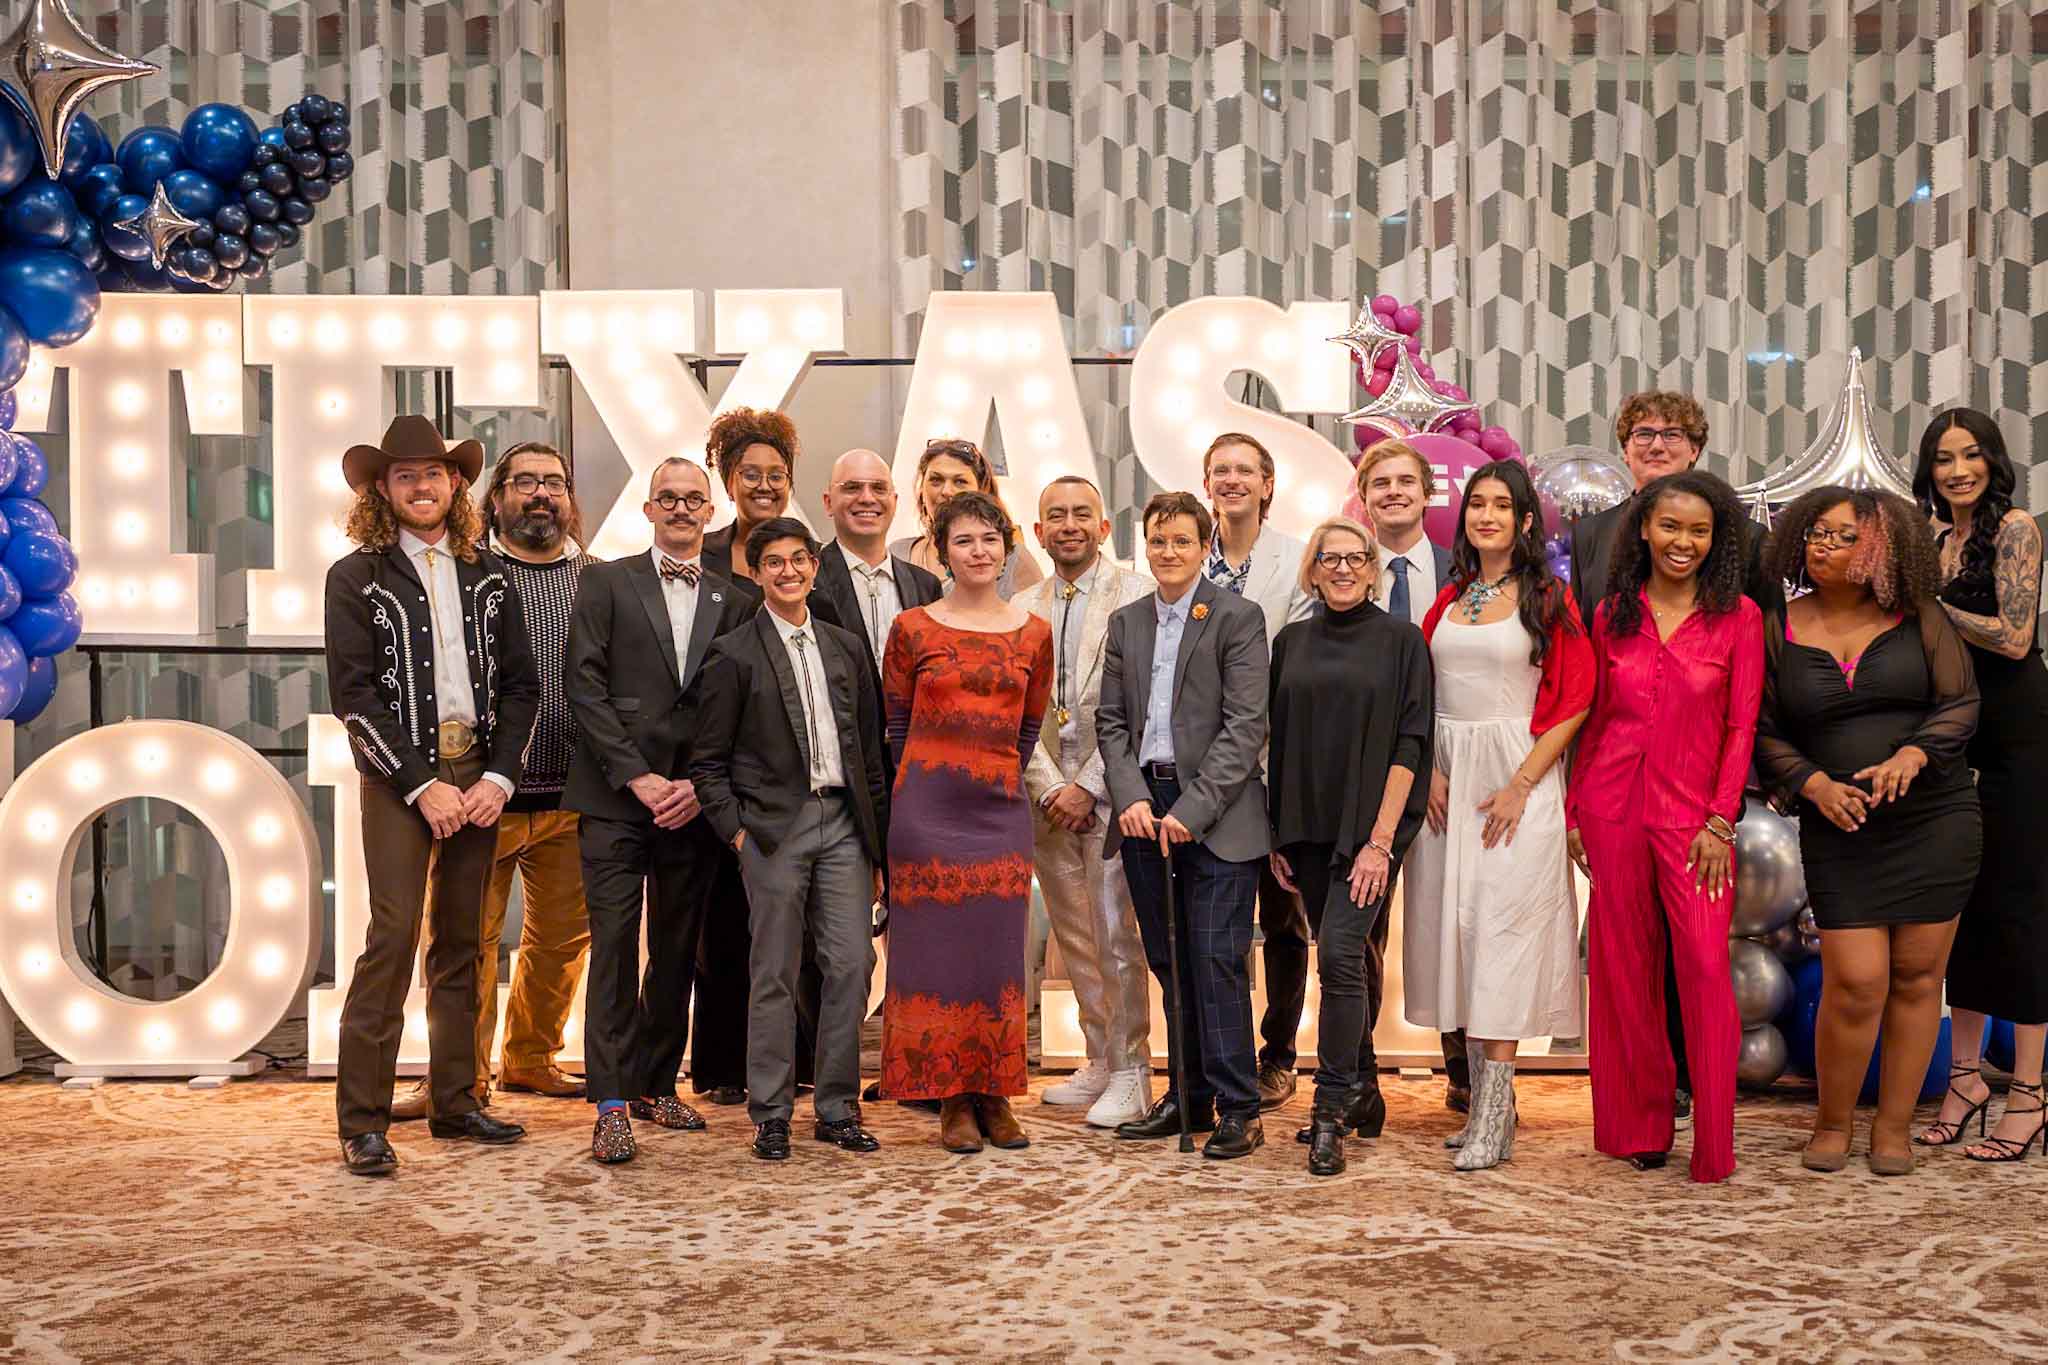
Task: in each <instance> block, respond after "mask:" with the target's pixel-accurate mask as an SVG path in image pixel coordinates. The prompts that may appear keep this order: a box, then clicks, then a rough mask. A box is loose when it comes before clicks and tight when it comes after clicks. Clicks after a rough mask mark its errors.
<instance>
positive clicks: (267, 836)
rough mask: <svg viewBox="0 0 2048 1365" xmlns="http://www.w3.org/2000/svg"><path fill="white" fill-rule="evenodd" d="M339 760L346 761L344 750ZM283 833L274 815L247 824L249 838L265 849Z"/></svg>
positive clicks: (258, 818) (281, 826) (261, 817)
mask: <svg viewBox="0 0 2048 1365" xmlns="http://www.w3.org/2000/svg"><path fill="white" fill-rule="evenodd" d="M341 760H342V762H344V763H346V762H347V761H348V754H347V752H346V749H345V748H344V751H343V753H342V754H341ZM283 833H284V826H283V825H281V824H279V823H278V819H277V817H276V816H275V815H259V816H257V817H256V818H255V819H254V820H252V821H250V822H249V837H250V838H251V839H254V840H255V841H256V842H257V843H259V844H262V845H264V846H265V847H268V846H269V845H271V844H274V843H276V842H277V839H278V836H279V835H281V834H283Z"/></svg>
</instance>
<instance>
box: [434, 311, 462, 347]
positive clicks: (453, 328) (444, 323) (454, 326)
mask: <svg viewBox="0 0 2048 1365" xmlns="http://www.w3.org/2000/svg"><path fill="white" fill-rule="evenodd" d="M468 339H469V324H468V323H466V322H464V321H463V320H462V319H461V318H459V317H456V316H454V315H453V314H452V313H451V314H446V315H444V316H442V317H441V318H440V319H439V320H438V321H436V322H435V323H434V340H435V341H436V342H438V343H439V344H441V345H443V346H448V347H455V346H460V345H461V344H462V343H463V342H465V341H467V340H468Z"/></svg>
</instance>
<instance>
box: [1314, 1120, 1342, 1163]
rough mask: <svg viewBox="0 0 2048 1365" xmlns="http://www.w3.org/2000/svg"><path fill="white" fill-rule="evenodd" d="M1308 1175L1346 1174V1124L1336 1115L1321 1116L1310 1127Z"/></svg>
mask: <svg viewBox="0 0 2048 1365" xmlns="http://www.w3.org/2000/svg"><path fill="white" fill-rule="evenodd" d="M1308 1133H1309V1138H1308V1173H1309V1174H1310V1175H1342V1174H1343V1173H1344V1124H1343V1121H1342V1120H1340V1119H1338V1118H1337V1117H1336V1116H1335V1115H1319V1116H1317V1117H1316V1118H1315V1119H1314V1120H1312V1121H1311V1122H1310V1123H1309V1126H1308Z"/></svg>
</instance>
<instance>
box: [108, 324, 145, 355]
mask: <svg viewBox="0 0 2048 1365" xmlns="http://www.w3.org/2000/svg"><path fill="white" fill-rule="evenodd" d="M114 344H115V345H116V346H119V347H120V348H121V349H123V350H127V349H128V348H129V347H131V346H140V345H141V344H142V319H141V318H134V317H129V318H122V319H121V320H120V321H119V322H117V323H115V324H114Z"/></svg>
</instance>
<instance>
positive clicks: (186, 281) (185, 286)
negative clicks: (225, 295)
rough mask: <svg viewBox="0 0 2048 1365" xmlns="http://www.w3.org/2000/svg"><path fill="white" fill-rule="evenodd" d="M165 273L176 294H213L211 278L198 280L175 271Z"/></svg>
mask: <svg viewBox="0 0 2048 1365" xmlns="http://www.w3.org/2000/svg"><path fill="white" fill-rule="evenodd" d="M165 273H166V275H167V277H168V278H169V280H170V282H171V288H172V289H173V290H175V291H176V292H177V293H180V294H211V293H213V292H215V291H214V287H213V280H212V278H211V277H208V278H206V279H200V278H198V277H196V276H193V275H187V274H184V273H182V272H180V271H176V270H171V271H167V272H165Z"/></svg>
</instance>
